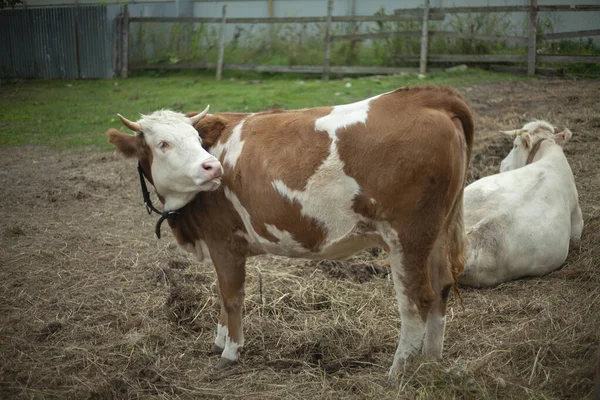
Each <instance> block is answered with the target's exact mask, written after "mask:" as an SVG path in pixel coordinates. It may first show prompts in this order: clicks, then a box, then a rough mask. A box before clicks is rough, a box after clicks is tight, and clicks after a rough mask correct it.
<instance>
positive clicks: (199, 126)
mask: <svg viewBox="0 0 600 400" xmlns="http://www.w3.org/2000/svg"><path fill="white" fill-rule="evenodd" d="M226 125H227V120H226V119H225V118H223V117H220V116H218V115H209V116H206V117H204V118H202V119H201V120H200V121H198V122H197V123H196V125H195V126H194V128H196V130H197V131H198V135H200V138H202V147H204V148H205V149H208V148H210V147H211V146H212V145H214V144H215V143H216V142H217V141H218V140H219V137H221V133H222V132H223V130H224V129H225V126H226Z"/></svg>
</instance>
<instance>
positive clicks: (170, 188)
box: [109, 108, 223, 211]
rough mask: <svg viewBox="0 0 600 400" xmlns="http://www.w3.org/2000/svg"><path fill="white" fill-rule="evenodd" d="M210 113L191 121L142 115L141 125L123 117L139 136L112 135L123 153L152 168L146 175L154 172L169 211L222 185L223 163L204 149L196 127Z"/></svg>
mask: <svg viewBox="0 0 600 400" xmlns="http://www.w3.org/2000/svg"><path fill="white" fill-rule="evenodd" d="M207 112H208V108H207V109H206V110H205V111H204V112H203V113H201V114H199V115H197V116H195V117H192V118H188V117H186V116H185V115H183V114H180V113H176V112H173V111H168V110H162V111H156V112H154V113H152V114H150V115H144V116H142V119H141V120H139V121H138V122H137V123H136V122H131V121H129V120H127V119H125V118H123V117H121V116H120V118H121V120H122V121H123V123H124V124H125V126H127V127H128V128H129V129H132V130H134V131H136V132H137V136H136V137H133V136H130V135H125V134H120V135H123V136H120V135H119V133H118V132H115V133H110V132H109V137H111V139H110V141H111V142H112V143H113V144H115V146H117V148H118V149H119V150H120V151H121V152H122V153H123V154H125V155H128V156H135V155H137V157H138V159H139V160H140V162H141V163H142V164H143V165H146V168H147V166H150V171H145V172H146V174H147V173H148V172H150V174H151V178H152V181H153V183H154V187H155V188H156V191H157V192H158V194H159V195H160V196H162V197H163V198H164V201H165V203H164V210H165V211H171V210H176V209H178V208H181V207H183V206H184V205H186V204H187V203H189V202H190V201H191V200H192V199H193V198H194V196H195V195H196V194H198V193H200V192H202V191H211V190H215V189H217V188H218V187H219V186H220V184H221V176H222V175H223V168H222V166H221V163H220V162H219V161H218V160H217V159H216V158H215V157H214V156H213V155H212V154H210V153H208V152H207V151H206V150H204V148H202V141H201V138H200V137H199V136H198V132H197V131H196V129H194V127H193V123H194V122H197V121H198V120H199V119H200V118H203V117H204V116H205V115H206V113H207ZM133 139H137V140H133ZM140 139H143V141H142V140H140ZM144 142H145V145H144ZM148 153H150V154H148Z"/></svg>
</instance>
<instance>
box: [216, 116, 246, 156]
mask: <svg viewBox="0 0 600 400" xmlns="http://www.w3.org/2000/svg"><path fill="white" fill-rule="evenodd" d="M253 115H254V114H250V115H249V116H248V117H246V118H244V119H243V120H242V121H241V122H240V123H239V124H237V125H236V126H235V127H234V128H233V130H232V131H231V135H230V136H229V138H228V139H227V141H226V142H225V143H221V142H218V143H217V144H215V145H213V146H212V147H211V148H210V153H211V154H212V155H214V156H215V157H217V158H218V159H219V160H221V156H222V155H223V152H224V151H225V152H226V153H225V158H224V159H223V160H222V161H223V164H224V165H227V166H228V167H232V168H233V167H235V165H236V164H237V160H238V159H239V158H240V155H241V154H242V150H243V149H244V141H243V140H242V129H243V127H244V123H245V122H246V120H247V119H248V118H249V117H251V116H253Z"/></svg>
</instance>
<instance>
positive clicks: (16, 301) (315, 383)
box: [0, 80, 600, 399]
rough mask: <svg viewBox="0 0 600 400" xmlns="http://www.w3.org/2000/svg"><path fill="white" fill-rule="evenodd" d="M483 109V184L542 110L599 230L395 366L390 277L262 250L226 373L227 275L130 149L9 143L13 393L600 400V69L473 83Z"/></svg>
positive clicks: (3, 310) (7, 352) (4, 318)
mask: <svg viewBox="0 0 600 400" xmlns="http://www.w3.org/2000/svg"><path fill="white" fill-rule="evenodd" d="M459 90H460V91H461V92H462V93H463V94H464V95H465V96H466V97H467V99H468V100H469V101H470V104H471V106H472V108H473V110H474V111H475V113H476V123H477V125H476V126H477V136H476V138H477V139H476V150H475V153H474V159H473V163H472V167H471V180H474V179H477V178H479V177H482V176H485V175H488V174H491V173H494V172H496V171H497V168H498V165H499V162H500V160H501V159H502V157H503V156H504V155H506V154H507V153H508V151H509V149H510V147H511V142H510V140H509V139H507V138H505V137H503V136H502V135H500V134H499V133H498V131H499V130H501V129H514V128H518V127H520V126H522V124H523V123H524V122H527V121H529V120H530V119H533V118H544V119H547V120H549V121H550V122H551V123H553V124H554V125H555V126H557V127H558V128H559V129H562V128H563V127H565V126H566V127H569V128H570V129H571V130H572V132H573V134H574V136H573V139H572V140H571V142H569V143H568V144H567V146H566V154H567V157H568V159H569V161H570V163H571V167H572V169H573V171H574V174H575V179H576V183H577V186H578V189H579V195H580V202H581V207H582V210H583V214H584V221H585V229H584V233H583V237H582V240H581V241H580V242H578V243H575V242H573V243H572V247H571V250H570V254H569V257H568V259H567V262H566V263H565V265H564V267H563V268H562V269H560V270H558V271H556V272H554V273H552V274H549V275H547V276H545V277H542V278H535V279H525V280H519V281H515V282H511V283H507V284H503V285H500V286H498V287H496V288H493V289H487V290H474V289H467V288H463V289H462V296H463V298H464V305H465V308H464V310H463V309H461V307H460V305H459V304H458V303H457V302H456V301H455V300H451V303H450V306H449V311H448V312H449V314H448V315H449V318H448V326H447V331H446V342H445V343H446V346H445V349H444V358H443V360H442V361H440V362H433V361H430V360H421V359H417V360H415V362H414V363H412V364H411V366H409V367H408V368H407V370H406V372H405V373H403V374H401V375H400V376H399V377H398V379H389V378H387V376H386V374H387V370H388V368H389V366H390V364H391V362H392V358H393V353H394V350H395V346H396V343H397V337H398V334H399V326H400V321H399V315H398V313H397V310H396V307H395V301H394V296H393V289H392V285H391V281H390V280H389V277H388V275H387V270H386V269H385V268H381V267H379V266H378V265H377V264H376V263H375V261H376V260H377V259H383V258H385V254H380V253H379V252H377V251H365V252H363V253H360V254H359V255H357V256H356V257H354V258H352V259H350V260H347V261H345V262H328V261H323V262H312V261H304V260H292V259H286V258H281V257H267V256H264V257H257V258H255V259H254V260H252V261H251V262H250V263H249V264H248V267H247V270H248V285H247V290H246V293H247V300H246V307H245V317H244V323H245V326H246V348H245V351H244V353H243V355H242V361H241V364H240V365H238V366H236V367H234V368H232V369H231V370H228V371H224V372H221V371H216V370H214V369H213V367H212V365H213V364H214V363H215V362H216V360H217V359H216V358H215V357H214V356H209V350H210V347H211V344H212V341H213V335H214V330H215V327H216V322H217V306H218V302H217V301H216V297H215V285H214V283H215V275H214V271H212V270H211V269H210V268H209V267H205V266H203V265H200V264H199V263H197V262H196V261H194V260H193V259H192V258H191V257H188V256H187V255H186V254H184V253H183V251H181V250H179V249H178V248H177V247H176V246H175V245H174V240H173V238H172V236H171V234H170V233H168V232H167V228H166V224H165V226H163V239H162V240H157V239H156V238H154V234H153V231H154V224H155V222H156V218H155V217H150V216H148V215H147V214H146V211H145V209H144V207H143V206H142V204H141V194H140V189H139V183H138V177H137V173H136V169H135V164H134V162H133V161H130V160H124V159H122V158H121V157H119V156H117V155H116V154H114V152H106V153H88V154H81V153H79V154H66V153H52V152H49V151H47V150H46V151H44V150H40V149H35V148H16V149H3V150H0V187H1V188H2V193H3V195H2V199H3V202H2V218H1V219H0V245H1V247H0V252H1V254H0V255H1V257H0V260H1V261H0V265H1V267H0V296H1V297H0V298H1V301H0V398H22V399H25V398H27V399H38V398H40V399H41V398H61V399H64V398H73V399H122V398H123V399H124V398H144V399H147V398H156V399H165V398H169V399H172V398H183V399H191V398H195V399H196V398H223V397H227V398H244V399H246V398H254V399H280V398H297V399H306V398H324V399H340V398H378V399H385V398H390V399H391V398H409V399H413V398H419V399H423V398H427V399H429V398H431V399H445V398H463V399H482V398H533V399H542V398H543V399H564V398H573V399H581V398H591V393H592V388H593V374H594V359H595V355H596V352H597V349H598V343H599V338H600V268H599V267H598V265H597V264H596V263H597V260H599V259H600V258H599V257H600V232H599V228H600V205H599V203H598V199H599V198H600V175H599V171H600V169H599V168H600V152H599V150H600V147H599V145H600V109H599V106H598V99H599V98H600V81H573V80H537V81H531V82H513V83H502V84H487V85H478V86H470V87H461V88H459Z"/></svg>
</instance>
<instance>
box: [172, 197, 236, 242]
mask: <svg viewBox="0 0 600 400" xmlns="http://www.w3.org/2000/svg"><path fill="white" fill-rule="evenodd" d="M231 207H232V206H231V205H230V203H229V202H228V201H227V198H226V197H225V194H224V186H221V187H220V188H219V189H217V190H215V191H211V192H200V193H198V194H197V195H196V196H195V197H194V198H193V199H192V200H191V201H190V202H189V203H188V204H186V205H185V206H184V207H182V208H180V209H179V214H178V215H177V216H175V217H173V218H169V220H168V221H169V226H170V227H171V229H172V231H173V235H174V236H175V238H176V239H177V243H178V244H179V245H180V246H182V247H186V246H189V245H192V246H196V245H197V244H198V242H199V241H207V240H228V239H230V238H229V236H230V235H231V234H232V232H234V231H235V229H236V223H237V224H240V223H241V222H236V221H235V218H234V217H233V216H236V215H237V214H236V213H235V212H233V211H234V210H232V209H231V210H230V208H231ZM242 226H243V225H242Z"/></svg>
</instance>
